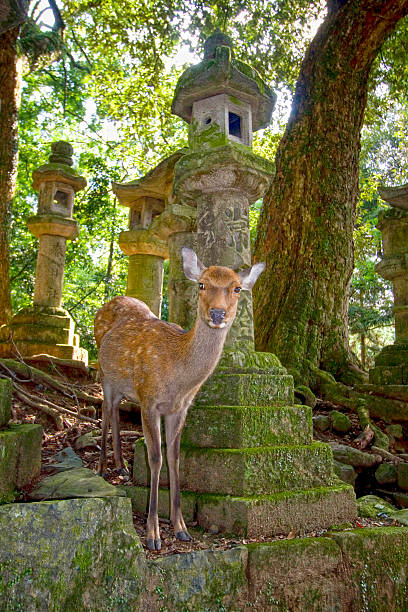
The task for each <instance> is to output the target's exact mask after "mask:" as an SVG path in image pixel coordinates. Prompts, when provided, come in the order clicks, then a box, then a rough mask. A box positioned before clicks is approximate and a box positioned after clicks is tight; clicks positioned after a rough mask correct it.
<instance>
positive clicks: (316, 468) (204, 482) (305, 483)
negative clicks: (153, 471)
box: [133, 439, 335, 496]
mask: <svg viewBox="0 0 408 612" xmlns="http://www.w3.org/2000/svg"><path fill="white" fill-rule="evenodd" d="M133 478H134V481H135V483H136V484H138V485H144V486H146V485H147V484H148V483H150V476H149V475H148V466H147V456H146V450H145V445H144V440H143V439H140V440H138V441H137V442H136V444H135V458H134V467H133ZM334 481H335V477H334V475H333V457H332V452H331V450H330V447H329V446H328V445H327V444H322V443H320V442H314V443H313V444H309V445H286V446H275V447H259V448H247V449H219V448H197V447H181V451H180V487H181V488H182V489H184V490H186V491H196V492H198V493H222V494H226V495H238V496H246V495H262V494H270V493H278V492H281V491H288V490H297V489H311V488H313V487H321V486H330V485H331V484H333V483H334ZM160 486H162V487H168V486H169V479H168V472H167V466H166V461H164V462H163V465H162V469H161V475H160Z"/></svg>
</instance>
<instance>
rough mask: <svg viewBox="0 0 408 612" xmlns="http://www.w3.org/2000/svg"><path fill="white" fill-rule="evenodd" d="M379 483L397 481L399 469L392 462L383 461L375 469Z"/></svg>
mask: <svg viewBox="0 0 408 612" xmlns="http://www.w3.org/2000/svg"><path fill="white" fill-rule="evenodd" d="M374 475H375V479H376V481H377V482H378V484H380V485H383V484H391V483H392V482H396V481H397V470H396V469H395V467H394V466H393V465H392V464H391V463H381V464H380V465H379V466H378V468H377V469H376V471H375V474H374Z"/></svg>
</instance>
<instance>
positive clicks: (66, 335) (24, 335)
mask: <svg viewBox="0 0 408 612" xmlns="http://www.w3.org/2000/svg"><path fill="white" fill-rule="evenodd" d="M10 327H11V331H12V333H13V340H14V342H17V341H23V342H24V341H27V342H29V341H31V342H35V343H38V344H72V343H73V337H74V336H73V331H72V329H69V328H65V327H51V326H50V327H48V326H46V325H34V324H28V323H27V324H21V325H11V326H10Z"/></svg>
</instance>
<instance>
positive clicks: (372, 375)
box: [369, 365, 404, 385]
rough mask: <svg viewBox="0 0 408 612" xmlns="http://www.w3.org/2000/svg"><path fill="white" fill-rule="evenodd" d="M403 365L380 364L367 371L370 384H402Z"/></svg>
mask: <svg viewBox="0 0 408 612" xmlns="http://www.w3.org/2000/svg"><path fill="white" fill-rule="evenodd" d="M403 370H404V368H403V366H401V365H398V366H390V365H381V366H376V367H375V368H372V369H371V370H370V371H369V382H370V384H372V385H402V384H404V374H403Z"/></svg>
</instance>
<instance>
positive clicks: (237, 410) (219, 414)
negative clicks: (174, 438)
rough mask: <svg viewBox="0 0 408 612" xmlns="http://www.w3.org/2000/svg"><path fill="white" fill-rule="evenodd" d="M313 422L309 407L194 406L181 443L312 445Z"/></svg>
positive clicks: (242, 446)
mask: <svg viewBox="0 0 408 612" xmlns="http://www.w3.org/2000/svg"><path fill="white" fill-rule="evenodd" d="M311 419H312V413H311V409H310V408H308V407H307V406H278V407H276V406H275V407H270V406H193V407H192V408H190V410H189V412H188V415H187V421H186V424H185V426H184V429H183V434H182V439H181V440H182V444H183V445H185V446H201V447H211V448H249V447H255V446H272V445H275V444H310V443H311V442H312V421H311Z"/></svg>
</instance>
